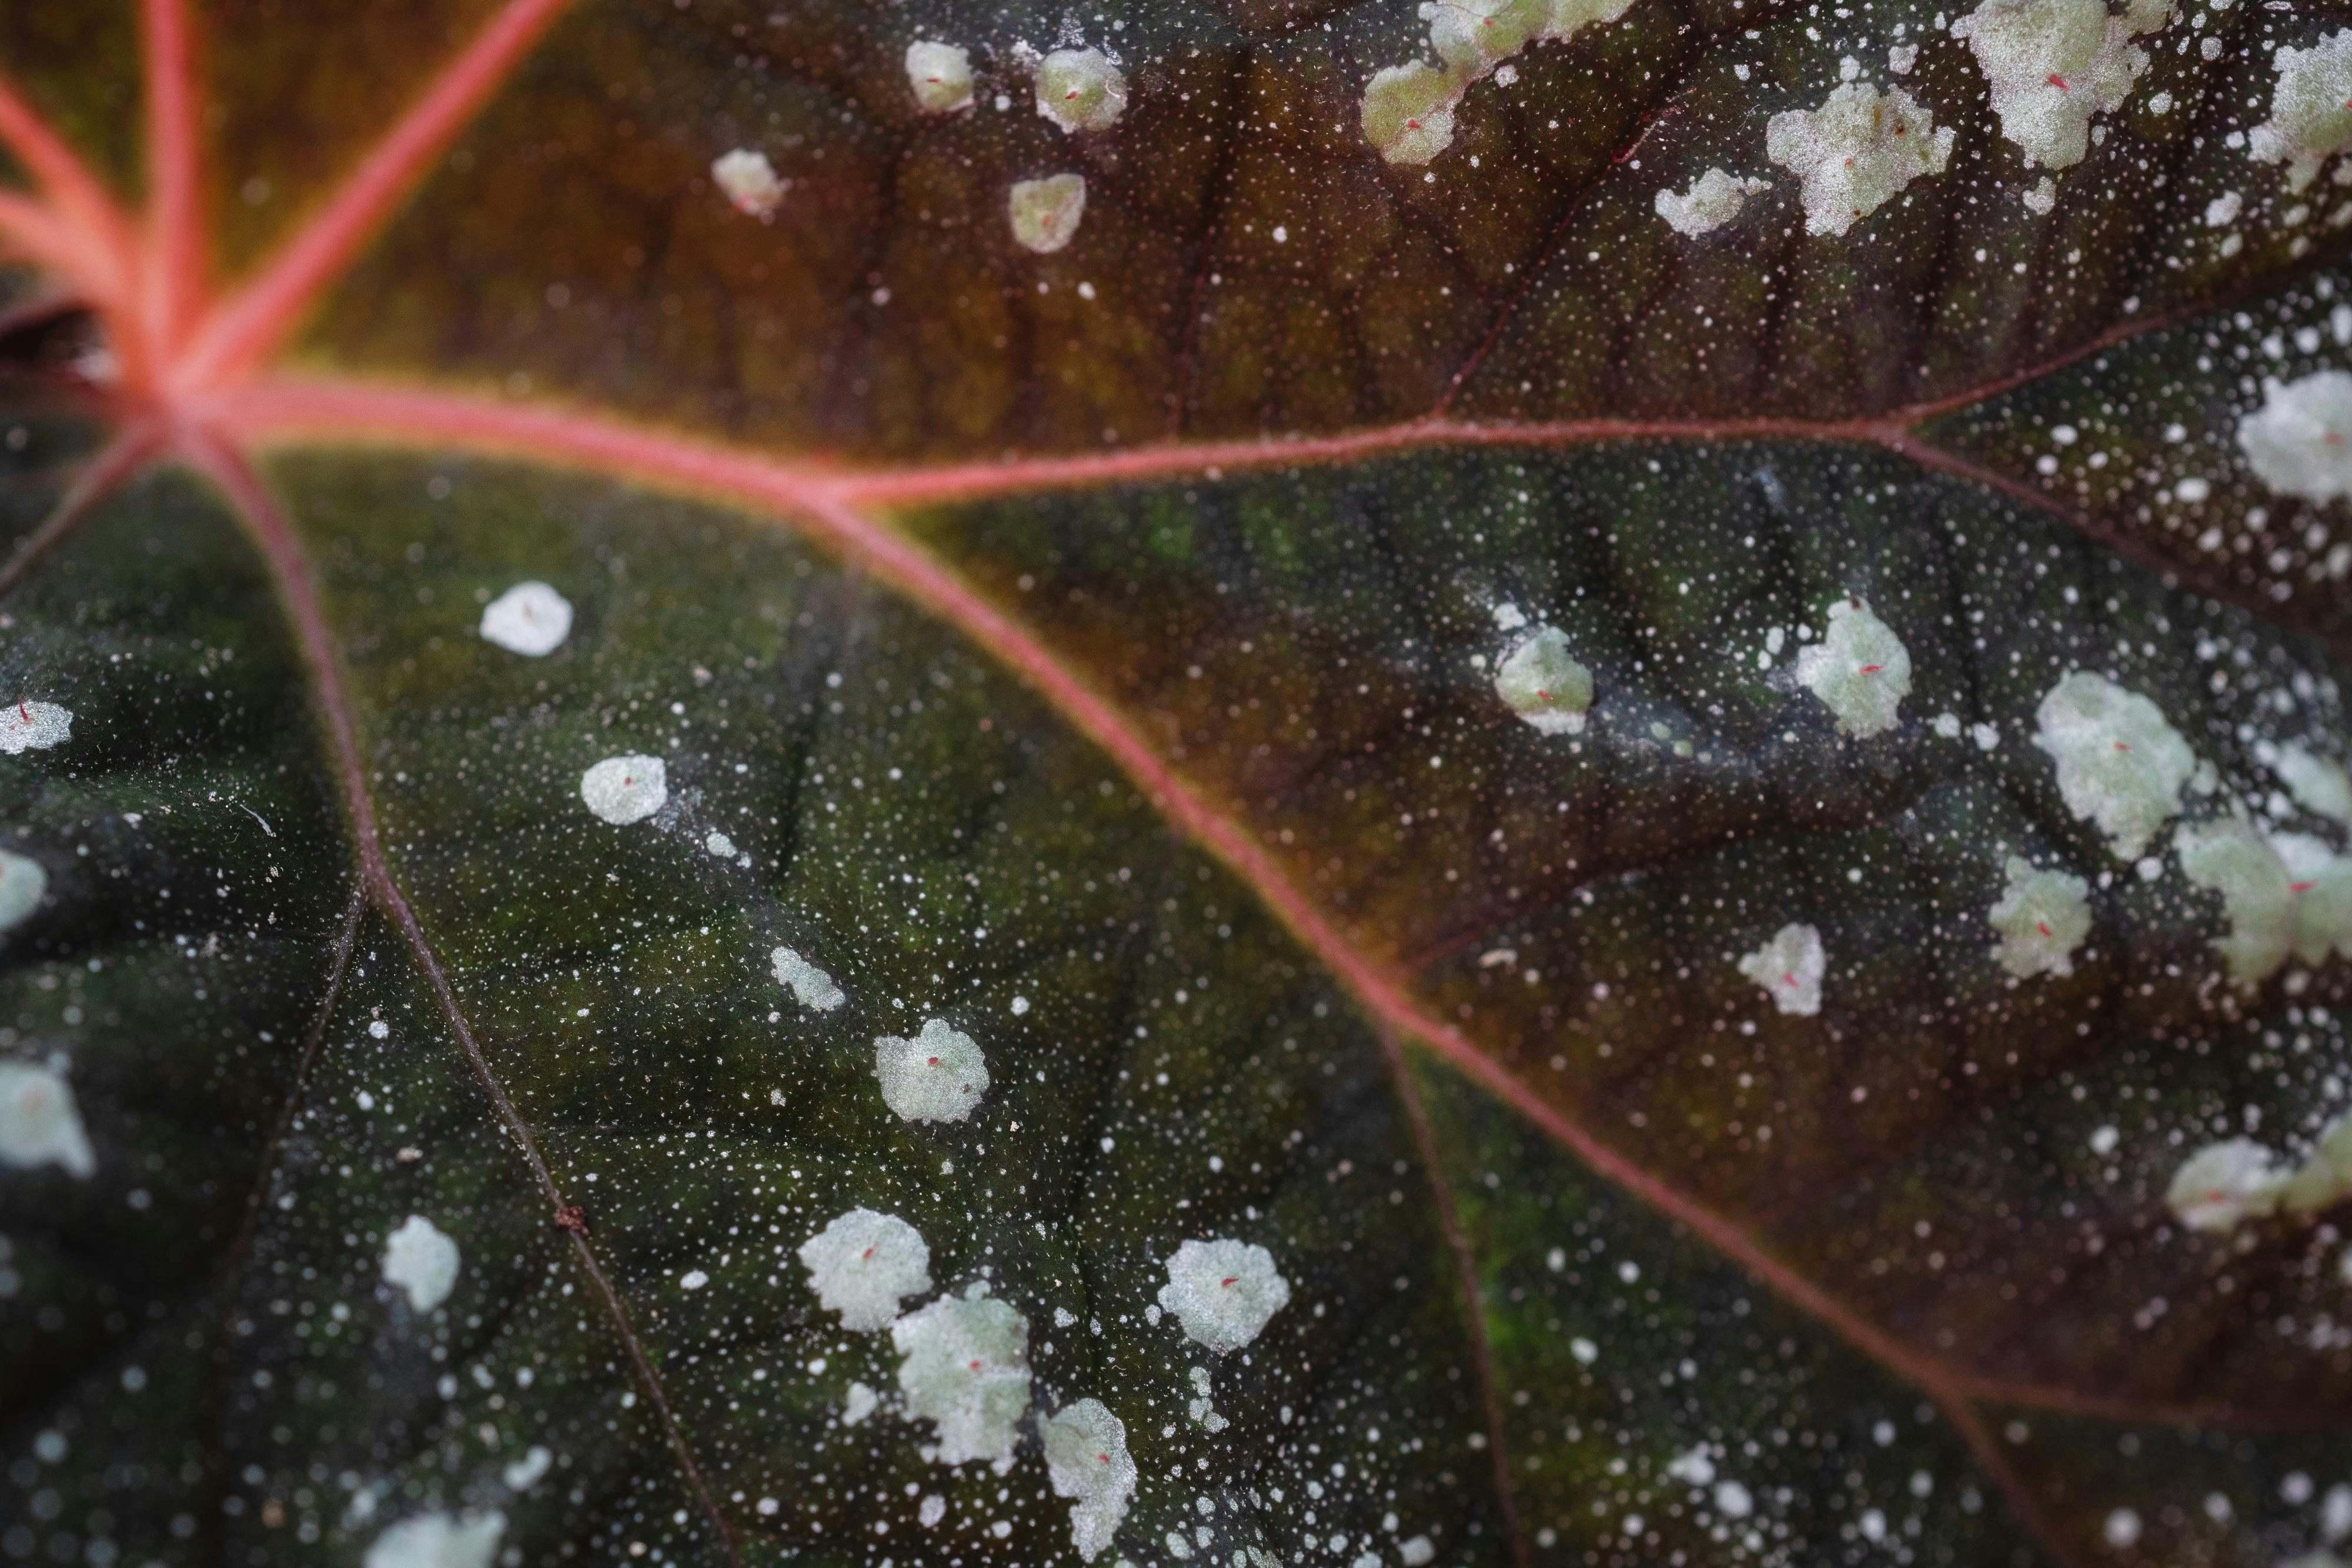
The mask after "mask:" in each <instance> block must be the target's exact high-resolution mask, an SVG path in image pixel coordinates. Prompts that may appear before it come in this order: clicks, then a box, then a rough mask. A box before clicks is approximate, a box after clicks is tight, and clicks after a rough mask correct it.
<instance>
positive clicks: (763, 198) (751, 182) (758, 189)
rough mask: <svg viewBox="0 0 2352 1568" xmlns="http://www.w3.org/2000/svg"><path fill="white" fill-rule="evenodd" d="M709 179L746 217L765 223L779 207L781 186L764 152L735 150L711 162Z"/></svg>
mask: <svg viewBox="0 0 2352 1568" xmlns="http://www.w3.org/2000/svg"><path fill="white" fill-rule="evenodd" d="M710 178H711V180H712V181H713V182H714V183H716V184H717V185H718V186H719V190H720V192H722V193H724V194H725V195H726V197H727V199H728V200H729V201H730V202H732V203H734V204H735V210H736V211H737V212H739V213H741V214H744V215H745V216H747V217H754V218H759V219H761V220H762V221H765V220H766V219H768V218H771V217H773V216H774V215H775V213H776V209H777V208H778V207H779V206H781V205H782V204H783V200H784V182H782V180H779V179H778V178H776V168H775V165H774V164H772V163H771V162H768V155H767V154H766V153H765V152H751V151H750V150H749V149H746V148H741V147H738V148H737V149H735V151H734V152H729V153H725V154H723V155H721V156H720V157H719V158H717V159H715V160H713V161H712V162H711V165H710Z"/></svg>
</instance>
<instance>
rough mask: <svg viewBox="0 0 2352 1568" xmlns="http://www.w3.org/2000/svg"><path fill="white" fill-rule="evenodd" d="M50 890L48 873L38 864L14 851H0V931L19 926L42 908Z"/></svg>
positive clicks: (27, 856)
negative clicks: (45, 895) (44, 898)
mask: <svg viewBox="0 0 2352 1568" xmlns="http://www.w3.org/2000/svg"><path fill="white" fill-rule="evenodd" d="M48 891H49V873H47V871H44V870H43V869H42V868H41V862H38V861H37V860H35V859H33V858H32V857H31V856H29V855H20V854H18V853H17V852H16V851H14V850H0V931H13V930H15V929H16V927H17V926H19V925H23V924H24V923H25V922H26V919H27V918H28V917H29V916H30V915H32V913H33V911H35V910H36V909H38V908H39V907H40V906H41V898H42V895H43V894H47V892H48Z"/></svg>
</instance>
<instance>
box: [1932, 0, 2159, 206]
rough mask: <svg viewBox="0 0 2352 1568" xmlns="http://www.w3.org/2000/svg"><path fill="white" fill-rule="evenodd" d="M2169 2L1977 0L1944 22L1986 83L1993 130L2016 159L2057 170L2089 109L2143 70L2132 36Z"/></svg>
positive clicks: (2113, 100) (2114, 96) (2086, 145)
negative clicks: (2015, 150)
mask: <svg viewBox="0 0 2352 1568" xmlns="http://www.w3.org/2000/svg"><path fill="white" fill-rule="evenodd" d="M2170 5H2171V0H2131V3H2130V4H2129V5H2126V8H2125V10H2124V12H2123V14H2122V15H2121V16H2110V15H2108V13H2107V8H2106V5H2105V3H2104V0H1984V4H1983V5H1979V6H1978V7H1977V8H1976V9H1975V10H1974V11H1972V12H1970V13H1969V15H1968V16H1963V17H1961V18H1960V19H1959V20H1958V21H1957V22H1955V23H1953V24H1952V36H1953V37H1956V38H1965V39H1967V40H1968V44H1969V49H1970V50H1971V51H1972V52H1973V53H1974V54H1975V56H1976V57H1977V68H1979V70H1981V71H1983V72H1984V75H1985V81H1986V82H1987V83H1988V84H1989V85H1990V88H1991V89H1992V108H1993V112H1994V113H1995V114H1998V115H1999V116H2000V131H2001V134H2002V135H2003V136H2005V137H2007V138H2008V139H2009V140H2010V141H2013V142H2015V143H2017V145H2018V146H2019V147H2020V148H2021V149H2023V150H2024V153H2025V162H2026V164H2027V165H2028V166H2029V167H2031V166H2032V165H2033V164H2035V163H2040V164H2042V165H2043V166H2044V167H2046V168H2051V169H2066V168H2071V167H2073V166H2074V164H2076V163H2079V162H2082V161H2083V158H2084V154H2085V153H2086V152H2089V151H2090V127H2091V117H2092V116H2093V115H2095V114H2101V113H2105V111H2107V110H2113V109H2116V108H2118V107H2120V106H2121V105H2122V103H2123V101H2124V99H2126V98H2127V97H2129V96H2130V95H2131V89H2132V84H2133V83H2134V82H2135V81H2137V80H2138V78H2139V76H2140V73H2141V72H2143V71H2145V70H2147V50H2146V49H2143V48H2139V47H2137V46H2135V45H2134V44H2133V43H2132V39H2134V38H2136V37H2139V36H2140V35H2141V34H2143V33H2152V32H2154V31H2155V30H2156V29H2157V28H2158V27H2161V26H2164V23H2165V19H2166V17H2167V16H2168V13H2169V10H2170Z"/></svg>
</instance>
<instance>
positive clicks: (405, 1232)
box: [383, 1214, 457, 1312]
mask: <svg viewBox="0 0 2352 1568" xmlns="http://www.w3.org/2000/svg"><path fill="white" fill-rule="evenodd" d="M383 1281H384V1283H385V1284H387V1285H392V1286H394V1287H397V1288H398V1289H400V1290H403V1291H407V1292H408V1305H409V1307H410V1309H411V1310H412V1311H415V1312H431V1311H432V1310H433V1309H434V1308H436V1307H437V1306H439V1305H440V1304H441V1303H442V1302H444V1301H447V1300H448V1299H449V1292H450V1291H453V1290H455V1289H457V1243H456V1242H455V1241H453V1240H451V1239H449V1238H448V1237H446V1236H445V1235H443V1234H442V1232H441V1228H440V1227H438V1226H436V1225H435V1224H434V1223H433V1222H432V1221H431V1220H429V1219H427V1218H425V1217H424V1216H423V1215H421V1214H412V1215H410V1216H409V1217H408V1219H407V1221H406V1222H405V1223H404V1224H403V1225H402V1226H401V1228H399V1229H397V1230H395V1231H394V1232H393V1233H392V1235H391V1237H390V1239H387V1240H386V1241H385V1243H384V1248H383Z"/></svg>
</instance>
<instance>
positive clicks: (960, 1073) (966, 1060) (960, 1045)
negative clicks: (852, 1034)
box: [874, 1019, 988, 1122]
mask: <svg viewBox="0 0 2352 1568" xmlns="http://www.w3.org/2000/svg"><path fill="white" fill-rule="evenodd" d="M874 1076H875V1077H877V1078H878V1079H880V1080H881V1081H882V1100H883V1103H885V1104H887V1105H888V1106H889V1107H890V1109H891V1110H893V1111H895V1112H897V1113H898V1114H899V1115H900V1116H901V1117H903V1118H904V1119H905V1120H907V1121H909V1122H961V1121H962V1120H963V1119H964V1118H965V1117H966V1116H969V1115H971V1111H972V1107H973V1106H975V1105H977V1104H979V1103H980V1097H981V1096H982V1095H983V1094H985V1093H987V1092H988V1060H987V1058H986V1057H985V1056H983V1055H982V1052H981V1049H980V1047H979V1045H978V1044H977V1043H975V1042H974V1041H973V1040H972V1038H971V1036H970V1035H968V1034H966V1033H964V1032H963V1031H962V1030H960V1029H956V1028H953V1027H951V1026H950V1024H949V1023H948V1022H947V1020H946V1019H931V1020H930V1021H929V1023H926V1024H925V1025H923V1032H922V1033H921V1034H919V1035H917V1036H916V1037H915V1038H914V1039H913V1040H900V1039H899V1038H898V1036H897V1035H892V1034H886V1035H884V1036H882V1037H881V1038H880V1039H879V1040H876V1041H875V1042H874Z"/></svg>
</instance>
